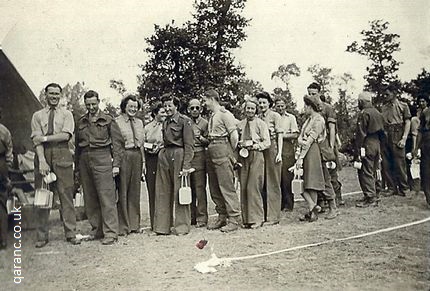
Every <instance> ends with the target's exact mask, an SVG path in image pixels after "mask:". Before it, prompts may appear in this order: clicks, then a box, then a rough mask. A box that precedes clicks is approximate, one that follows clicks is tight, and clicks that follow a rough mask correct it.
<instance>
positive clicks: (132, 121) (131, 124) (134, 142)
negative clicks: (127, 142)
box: [130, 117, 137, 147]
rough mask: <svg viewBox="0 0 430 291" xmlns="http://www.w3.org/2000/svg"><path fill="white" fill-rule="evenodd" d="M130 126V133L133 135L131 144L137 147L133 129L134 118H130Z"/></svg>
mask: <svg viewBox="0 0 430 291" xmlns="http://www.w3.org/2000/svg"><path fill="white" fill-rule="evenodd" d="M130 126H131V132H132V133H133V144H134V146H135V147H137V143H136V131H135V129H134V118H133V117H130Z"/></svg>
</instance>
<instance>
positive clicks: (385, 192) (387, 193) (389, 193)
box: [381, 189, 396, 197]
mask: <svg viewBox="0 0 430 291" xmlns="http://www.w3.org/2000/svg"><path fill="white" fill-rule="evenodd" d="M381 195H382V196H384V197H390V196H393V195H396V191H394V190H390V189H389V190H383V191H381Z"/></svg>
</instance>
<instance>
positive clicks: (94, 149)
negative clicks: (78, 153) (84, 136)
mask: <svg viewBox="0 0 430 291" xmlns="http://www.w3.org/2000/svg"><path fill="white" fill-rule="evenodd" d="M104 151H110V146H105V147H99V148H92V147H90V146H86V147H84V148H83V149H82V152H83V153H85V152H104Z"/></svg>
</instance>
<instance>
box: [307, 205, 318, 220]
mask: <svg viewBox="0 0 430 291" xmlns="http://www.w3.org/2000/svg"><path fill="white" fill-rule="evenodd" d="M314 208H315V207H314ZM317 220H318V214H317V212H314V211H311V212H309V220H308V221H309V222H314V221H317Z"/></svg>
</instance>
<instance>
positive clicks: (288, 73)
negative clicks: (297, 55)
mask: <svg viewBox="0 0 430 291" xmlns="http://www.w3.org/2000/svg"><path fill="white" fill-rule="evenodd" d="M292 76H295V77H299V76H300V68H299V67H298V66H297V65H296V63H291V64H288V65H286V66H285V65H280V66H279V67H278V70H276V71H275V72H273V73H272V76H271V78H272V80H273V79H280V80H281V81H282V82H283V83H284V84H285V89H282V88H280V87H277V88H275V89H273V95H274V96H275V98H276V97H281V98H283V99H285V101H286V106H287V111H288V112H290V113H292V114H294V115H295V116H298V114H299V112H298V110H297V104H296V103H295V102H294V101H293V97H292V95H291V91H290V87H289V86H290V79H291V77H292Z"/></svg>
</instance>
